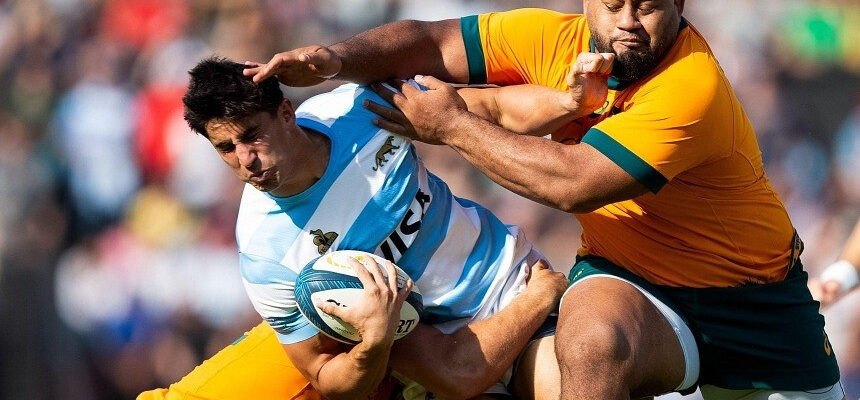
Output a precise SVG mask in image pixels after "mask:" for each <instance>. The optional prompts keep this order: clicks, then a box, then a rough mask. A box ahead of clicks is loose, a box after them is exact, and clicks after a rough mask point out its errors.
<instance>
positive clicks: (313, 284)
mask: <svg viewBox="0 0 860 400" xmlns="http://www.w3.org/2000/svg"><path fill="white" fill-rule="evenodd" d="M350 258H354V259H356V260H357V261H358V263H356V262H354V261H352V260H350ZM371 259H372V260H374V261H376V262H375V263H372V262H369V260H371ZM359 263H360V264H359ZM385 263H386V261H385V260H384V259H383V258H382V257H379V256H377V255H375V254H371V253H366V252H363V251H355V250H339V251H334V252H331V253H328V254H326V255H324V256H322V257H319V258H317V259H316V260H314V261H311V262H310V263H308V265H306V266H305V267H304V269H302V271H301V272H300V273H299V276H298V278H296V286H295V296H296V303H297V304H298V307H299V312H301V313H302V315H304V316H305V318H307V319H308V321H310V322H311V324H312V325H313V326H314V327H316V328H317V329H318V330H319V331H320V332H322V333H323V334H325V335H326V336H329V337H331V338H332V339H335V340H337V341H339V342H343V343H348V344H357V343H358V342H360V341H361V340H362V332H361V331H360V330H359V329H357V328H356V327H354V326H353V325H351V324H350V323H348V322H346V321H344V320H343V319H341V318H338V317H336V316H334V315H330V313H326V312H325V311H323V310H322V309H320V308H319V307H318V306H317V305H324V304H328V306H324V307H326V308H328V309H329V311H330V312H331V311H332V310H333V309H334V307H338V308H343V311H347V310H348V309H349V308H350V307H357V306H359V304H360V302H361V301H362V300H363V299H364V298H365V297H366V296H370V294H369V293H367V292H366V291H365V288H364V285H363V284H362V282H361V280H360V279H359V274H360V272H359V271H357V268H367V269H369V268H378V270H379V271H380V272H381V274H377V276H381V277H384V278H385V282H374V284H379V285H380V286H378V287H382V288H383V289H386V288H384V287H383V286H382V285H387V284H388V282H387V279H388V273H387V272H386V268H385V267H383V266H384V265H386V264H385ZM368 264H370V265H368ZM374 264H378V265H379V267H376V266H375V265H374ZM392 266H393V268H394V270H395V271H396V274H397V278H396V280H397V286H396V289H397V291H396V293H395V295H398V294H399V293H403V292H404V286H405V285H406V283H407V281H409V280H410V278H409V276H408V275H407V274H406V272H404V271H403V270H402V269H400V268H399V267H397V266H394V265H392ZM362 274H363V275H364V277H365V278H364V279H371V280H372V279H373V278H371V277H370V276H371V274H370V273H369V272H368V271H367V270H365V271H364V272H362ZM391 289H392V290H393V289H394V288H393V287H392V288H391ZM404 297H405V299H404V300H405V301H402V305H401V306H400V312H399V319H398V320H392V321H390V322H391V324H393V326H392V327H391V328H392V330H393V331H394V340H397V339H400V338H402V337H403V336H406V334H408V333H409V332H411V331H412V330H413V329H415V327H416V326H417V325H418V320H419V314H420V313H421V312H422V310H423V308H424V307H423V305H422V302H421V301H422V300H421V293H420V292H419V291H418V288H417V287H412V290H411V291H409V292H408V293H404ZM374 312H376V313H380V312H383V310H382V309H379V310H374ZM393 312H395V313H396V312H397V311H396V310H394V311H393ZM335 314H341V315H344V318H346V317H345V315H347V314H348V313H342V312H341V313H338V312H335ZM377 317H383V318H380V319H381V320H383V321H384V318H387V317H392V318H393V317H394V316H393V315H392V316H388V315H377ZM352 322H355V321H352ZM381 325H385V323H377V324H376V326H374V328H376V327H382V326H381ZM364 330H365V331H367V330H368V327H364ZM365 333H366V332H365Z"/></svg>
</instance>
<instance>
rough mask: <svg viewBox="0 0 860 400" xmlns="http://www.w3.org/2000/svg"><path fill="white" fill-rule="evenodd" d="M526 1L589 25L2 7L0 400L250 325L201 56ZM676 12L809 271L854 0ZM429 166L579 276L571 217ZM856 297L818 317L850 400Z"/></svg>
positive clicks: (138, 380)
mask: <svg viewBox="0 0 860 400" xmlns="http://www.w3.org/2000/svg"><path fill="white" fill-rule="evenodd" d="M522 6H542V7H548V8H553V9H557V10H560V11H569V12H580V11H581V2H579V1H578V0H571V1H560V0H556V1H531V2H526V1H512V0H495V1H490V0H436V1H420V0H411V1H410V0H402V1H397V0H319V1H311V0H287V1H278V0H188V1H177V0H112V1H107V0H21V1H0V77H2V78H0V398H2V399H67V400H74V399H129V398H134V397H135V396H136V394H137V393H139V392H140V391H142V390H145V389H150V388H154V387H159V386H161V387H163V386H166V385H168V384H169V383H171V382H173V381H175V380H177V379H179V378H180V377H182V376H183V375H184V374H186V373H187V372H189V371H190V370H191V369H192V368H193V367H194V366H195V365H197V364H198V363H199V362H201V361H202V360H203V359H205V358H206V357H208V356H210V355H212V354H214V353H215V352H216V351H217V350H218V349H220V348H222V347H223V346H225V345H227V344H229V343H230V342H231V341H232V340H233V339H235V338H236V337H237V336H239V335H240V334H241V333H242V332H243V331H244V330H246V329H248V328H249V327H251V326H253V325H254V324H256V323H257V322H258V321H259V317H258V316H257V315H256V314H255V312H254V311H253V310H252V309H251V307H250V303H249V301H248V300H247V299H246V297H245V294H244V290H243V288H242V286H241V283H240V279H239V274H238V268H237V254H236V249H235V243H234V234H233V229H234V226H235V225H234V224H235V216H236V213H237V206H238V203H239V196H240V193H241V187H240V185H239V183H238V181H236V180H235V179H234V178H233V177H232V175H230V172H229V170H227V168H226V167H225V166H223V165H222V164H221V162H220V160H219V158H218V157H217V155H216V154H215V152H214V151H213V150H212V149H211V148H210V147H209V145H208V143H206V142H205V141H204V139H202V138H201V137H198V136H195V135H193V134H192V133H191V132H190V131H189V130H188V128H187V127H186V125H185V123H184V121H183V120H182V108H181V101H180V96H181V95H182V93H183V92H184V87H185V84H186V76H187V74H186V71H187V70H188V69H190V67H191V66H193V65H194V64H195V63H196V62H197V61H198V60H200V59H201V58H203V57H205V56H207V55H210V54H213V53H214V54H219V55H222V56H225V57H229V58H231V59H234V60H237V61H243V60H256V61H267V60H268V59H269V58H270V57H271V56H272V54H274V53H275V52H277V51H283V50H286V49H290V48H294V47H298V46H301V45H307V44H313V43H322V44H331V43H334V42H337V41H339V40H342V39H344V38H346V37H347V36H349V35H351V34H353V33H356V32H358V31H360V30H363V29H366V28H369V27H372V26H376V25H379V24H381V23H384V22H386V21H391V20H395V19H403V18H415V19H425V20H434V19H442V18H449V17H457V16H462V15H468V14H474V13H480V12H485V11H492V10H506V9H511V8H516V7H522ZM685 16H686V17H687V19H688V20H690V21H691V23H692V24H693V25H695V26H696V27H697V28H698V29H699V30H700V31H702V32H703V33H704V35H705V36H706V38H707V39H708V40H709V42H710V44H711V46H712V48H713V49H714V51H715V53H716V55H717V57H718V59H719V60H720V62H721V65H722V66H723V68H724V69H725V71H726V73H727V74H728V76H729V78H730V79H731V81H732V82H733V84H734V88H735V91H736V92H737V94H738V95H739V97H740V99H741V101H742V102H743V103H744V106H745V108H746V111H747V113H748V114H749V117H750V118H751V119H752V121H753V124H754V125H755V127H756V128H757V131H758V135H759V142H760V145H761V148H762V151H763V154H764V159H765V161H766V165H767V171H768V173H769V174H770V177H771V179H772V181H773V183H774V185H775V187H776V188H777V189H778V191H779V192H780V194H781V195H782V198H783V200H784V201H785V202H786V204H787V205H788V208H789V210H790V213H791V216H792V219H793V221H794V223H795V225H796V227H797V229H798V231H799V233H800V235H801V237H802V238H803V239H804V241H805V242H806V251H805V252H804V254H803V260H804V263H805V265H806V268H807V270H808V271H809V272H810V274H811V275H812V276H815V275H817V274H819V273H820V271H821V269H822V268H824V267H825V266H826V265H828V264H829V263H831V262H832V261H834V259H835V258H836V257H837V256H838V254H839V252H840V250H841V247H842V244H843V242H844V240H845V239H846V237H847V235H848V233H849V231H850V229H851V227H852V226H853V224H854V223H855V221H857V218H858V216H860V90H858V88H860V84H858V83H860V45H858V43H860V3H858V2H856V1H853V0H845V1H839V0H814V1H813V0H720V1H695V0H690V1H687V4H686V10H685ZM334 86H335V84H330V85H328V86H321V87H315V88H309V89H301V90H298V89H286V92H287V94H288V95H289V96H290V97H292V98H293V99H294V100H302V99H305V98H307V97H308V96H310V95H313V94H315V93H318V92H320V91H323V90H327V89H330V88H332V87H334ZM421 151H422V153H423V156H424V158H425V160H426V162H427V164H428V165H429V167H430V168H431V170H434V171H435V172H436V173H437V174H438V175H440V176H442V177H443V178H444V179H446V180H447V181H448V183H449V185H450V186H451V187H452V189H453V190H454V192H455V193H458V194H459V195H460V196H463V197H470V198H473V199H475V200H478V201H479V202H480V203H483V204H485V205H487V206H488V207H489V208H490V209H492V210H494V211H495V212H497V213H498V214H499V216H500V217H501V218H502V219H503V220H505V221H507V222H509V223H516V224H519V225H521V226H522V227H523V228H524V229H525V230H526V232H527V234H528V235H529V236H530V238H531V239H532V240H533V241H535V242H537V244H538V245H539V247H540V248H541V249H542V250H543V251H544V252H545V253H546V254H547V255H548V257H549V258H550V261H552V262H553V264H554V265H556V266H557V267H558V268H560V269H568V268H570V265H571V263H572V261H573V257H574V251H575V249H576V248H577V246H578V245H579V232H580V228H579V226H578V224H577V223H576V221H575V220H574V219H573V218H572V217H570V216H567V215H564V214H563V213H560V212H556V211H553V210H550V209H548V208H545V207H542V206H539V205H537V204H535V203H531V202H529V201H527V200H525V199H522V198H519V197H517V196H514V195H512V194H510V193H508V192H506V191H504V190H503V189H500V188H499V187H498V186H496V185H494V184H492V183H491V182H489V181H488V180H487V179H486V178H485V177H483V176H482V175H481V174H480V173H478V172H476V171H475V170H473V169H472V168H471V167H469V166H468V165H467V164H465V163H464V162H463V161H462V159H461V158H460V157H459V156H458V155H456V153H454V152H453V151H451V150H449V149H445V148H441V147H427V146H422V148H421ZM858 298H860V293H857V291H855V293H853V295H851V296H850V297H848V298H846V299H844V300H843V301H841V302H840V303H837V304H836V305H834V306H833V307H831V308H830V309H828V310H826V312H825V314H826V318H827V324H828V330H829V332H830V337H831V340H832V341H833V342H834V347H835V348H836V351H837V354H838V355H839V356H840V364H841V367H842V369H843V377H844V378H843V379H844V381H845V383H846V385H847V386H848V390H849V392H850V393H852V397H849V398H853V399H856V398H857V396H858V395H860V299H858ZM774 334H779V333H778V332H775V333H774Z"/></svg>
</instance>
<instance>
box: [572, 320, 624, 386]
mask: <svg viewBox="0 0 860 400" xmlns="http://www.w3.org/2000/svg"><path fill="white" fill-rule="evenodd" d="M555 350H556V354H557V357H558V360H559V368H560V369H561V371H562V374H563V375H564V374H565V373H567V374H573V375H581V374H589V375H595V374H599V375H602V376H604V377H605V376H615V377H616V378H618V379H619V380H621V381H626V380H628V378H629V377H630V376H631V374H632V372H633V371H632V366H633V353H634V352H633V349H632V345H631V343H630V340H629V339H628V335H627V334H626V333H625V329H624V326H622V325H620V324H616V323H612V322H607V321H601V320H589V321H585V320H582V319H579V320H577V321H570V319H568V321H566V323H562V322H561V321H560V323H559V328H558V332H557V333H556V341H555ZM604 374H611V375H604Z"/></svg>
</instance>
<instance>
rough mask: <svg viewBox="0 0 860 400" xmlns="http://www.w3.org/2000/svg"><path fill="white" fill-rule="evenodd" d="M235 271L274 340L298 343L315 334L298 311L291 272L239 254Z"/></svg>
mask: <svg viewBox="0 0 860 400" xmlns="http://www.w3.org/2000/svg"><path fill="white" fill-rule="evenodd" d="M239 268H240V270H241V272H242V283H244V285H245V291H246V292H247V293H248V297H249V298H250V299H251V304H253V306H254V309H255V310H257V313H259V314H260V316H261V317H263V319H264V320H266V322H267V323H268V324H269V325H270V326H271V327H272V329H274V331H275V333H276V334H277V336H278V341H280V342H281V343H282V344H292V343H298V342H301V341H303V340H306V339H309V338H311V337H313V336H314V335H316V334H317V333H319V330H317V329H316V328H315V327H314V326H313V325H311V323H310V322H309V321H308V320H307V319H306V318H305V317H304V316H303V315H302V314H301V313H300V312H299V308H298V305H297V304H296V298H295V294H294V288H295V282H296V277H297V274H296V273H295V272H294V271H292V270H291V269H289V268H287V267H285V266H283V265H281V264H280V263H278V262H276V261H273V260H269V259H267V258H263V257H258V256H254V255H251V254H246V253H239Z"/></svg>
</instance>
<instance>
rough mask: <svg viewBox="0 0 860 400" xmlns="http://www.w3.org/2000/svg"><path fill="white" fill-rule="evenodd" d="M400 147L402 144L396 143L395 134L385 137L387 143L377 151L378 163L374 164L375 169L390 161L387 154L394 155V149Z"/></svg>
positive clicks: (377, 169)
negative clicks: (396, 144)
mask: <svg viewBox="0 0 860 400" xmlns="http://www.w3.org/2000/svg"><path fill="white" fill-rule="evenodd" d="M399 148H400V146H395V145H394V136H389V137H388V139H385V143H384V144H383V145H382V147H380V148H379V150H377V151H376V165H374V166H373V170H374V171H379V169H380V168H382V166H383V165H385V163H387V162H388V159H387V158H385V156H386V155H388V154H391V155H393V154H394V150H397V149H399Z"/></svg>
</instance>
